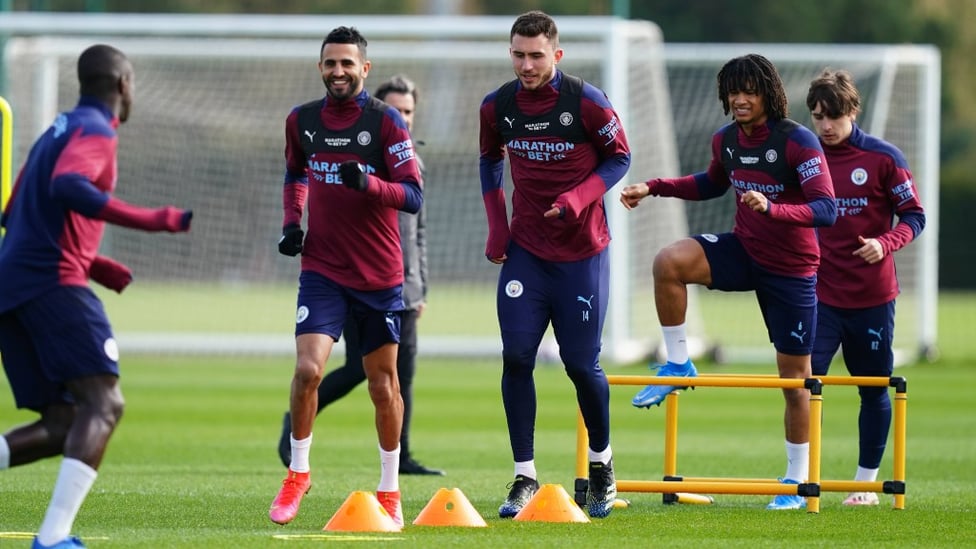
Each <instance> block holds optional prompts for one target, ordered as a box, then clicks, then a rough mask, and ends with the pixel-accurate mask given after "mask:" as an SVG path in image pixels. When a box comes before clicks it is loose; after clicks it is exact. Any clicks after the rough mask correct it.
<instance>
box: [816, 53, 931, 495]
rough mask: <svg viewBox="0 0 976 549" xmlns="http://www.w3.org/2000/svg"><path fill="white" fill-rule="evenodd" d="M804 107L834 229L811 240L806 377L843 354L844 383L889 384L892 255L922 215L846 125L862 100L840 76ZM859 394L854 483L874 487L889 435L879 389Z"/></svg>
mask: <svg viewBox="0 0 976 549" xmlns="http://www.w3.org/2000/svg"><path fill="white" fill-rule="evenodd" d="M807 107H808V108H809V109H810V116H811V117H812V118H813V126H814V129H816V131H817V134H818V135H819V136H820V141H821V143H823V148H824V154H825V155H826V156H827V165H828V166H829V168H830V175H831V178H832V179H833V181H834V195H835V196H836V200H837V223H835V224H834V225H833V226H832V227H824V228H823V229H821V230H820V252H821V260H820V270H819V271H818V273H817V276H818V280H817V297H818V298H819V304H818V310H817V339H816V341H815V342H814V347H813V373H814V375H826V374H827V371H828V370H829V368H830V362H831V361H832V360H833V358H834V355H835V354H836V353H837V350H838V348H840V347H843V354H844V363H845V364H846V365H847V370H848V371H849V372H850V374H851V375H853V376H883V377H891V373H892V370H893V368H894V354H893V353H892V341H893V339H894V330H895V298H896V297H897V296H898V292H899V289H898V279H897V277H896V275H895V260H894V256H893V255H892V254H893V253H894V252H896V251H898V250H900V249H901V248H903V247H904V246H905V245H907V244H908V243H909V242H911V241H912V240H914V239H915V238H917V237H918V235H919V234H920V233H921V232H922V229H924V228H925V212H924V210H923V209H922V204H921V203H920V202H919V199H918V193H917V192H916V189H915V183H914V182H913V181H912V173H911V172H910V171H909V169H908V163H907V162H906V161H905V157H904V155H902V153H901V151H899V150H898V149H897V148H896V147H895V146H894V145H892V144H891V143H888V142H886V141H884V140H882V139H879V138H877V137H874V136H871V135H868V134H866V133H864V131H862V130H861V128H859V127H858V126H857V124H856V123H855V118H856V117H857V115H858V113H860V111H861V98H860V93H858V91H857V87H856V86H855V85H854V80H853V78H852V77H851V74H850V73H849V72H847V71H843V70H839V71H832V70H825V71H824V72H823V73H822V74H821V75H820V76H818V77H817V78H815V79H814V80H813V81H812V82H811V83H810V90H809V92H808V93H807ZM896 216H897V217H898V222H897V223H895V224H894V226H892V222H893V220H894V219H895V217H896ZM858 392H859V393H860V397H861V407H860V412H859V417H858V428H859V432H860V437H859V438H860V455H859V457H858V465H857V471H856V473H855V475H854V479H855V480H862V481H870V482H874V481H875V480H877V477H878V467H879V466H880V465H881V457H882V456H883V455H884V450H885V445H886V442H887V440H888V430H889V428H890V427H891V400H890V398H889V397H888V388H887V387H859V388H858ZM844 504H845V505H877V504H878V495H877V494H875V493H874V492H853V493H851V494H849V495H848V497H847V499H845V500H844Z"/></svg>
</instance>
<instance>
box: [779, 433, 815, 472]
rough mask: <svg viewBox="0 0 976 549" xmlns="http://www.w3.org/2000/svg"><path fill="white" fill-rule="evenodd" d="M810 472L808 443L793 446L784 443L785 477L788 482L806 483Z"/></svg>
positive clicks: (790, 443) (792, 444)
mask: <svg viewBox="0 0 976 549" xmlns="http://www.w3.org/2000/svg"><path fill="white" fill-rule="evenodd" d="M809 472H810V443H809V442H804V443H801V444H794V443H792V442H790V441H788V440H787V441H786V476H785V477H784V478H788V479H790V480H795V481H798V482H806V480H807V475H808V474H809Z"/></svg>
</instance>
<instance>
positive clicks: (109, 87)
mask: <svg viewBox="0 0 976 549" xmlns="http://www.w3.org/2000/svg"><path fill="white" fill-rule="evenodd" d="M128 61H129V60H128V58H126V56H125V54H124V53H122V52H121V51H120V50H118V49H117V48H114V47H112V46H109V45H106V44H96V45H94V46H90V47H89V48H88V49H86V50H85V51H83V52H82V53H81V55H80V56H78V84H79V85H80V88H81V94H82V95H91V96H95V97H99V98H104V97H106V96H107V95H109V94H111V93H112V92H113V91H114V90H116V89H117V86H118V83H119V79H121V78H122V77H123V76H125V74H126V72H127V71H128V66H129V63H128Z"/></svg>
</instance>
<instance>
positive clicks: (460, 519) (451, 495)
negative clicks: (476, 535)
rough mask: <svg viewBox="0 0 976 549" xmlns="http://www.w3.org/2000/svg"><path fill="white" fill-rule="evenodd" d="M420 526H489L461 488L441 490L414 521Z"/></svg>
mask: <svg viewBox="0 0 976 549" xmlns="http://www.w3.org/2000/svg"><path fill="white" fill-rule="evenodd" d="M413 523H414V524H417V525H420V526H473V527H479V528H484V527H486V526H488V523H487V522H485V519H483V518H481V515H479V514H478V511H477V510H475V508H474V506H473V505H471V502H470V501H468V498H466V497H465V496H464V494H463V493H462V492H461V489H460V488H452V489H450V490H448V489H447V488H441V489H440V490H438V491H437V493H435V494H434V497H432V498H430V502H428V503H427V506H426V507H424V509H423V511H421V512H420V514H419V515H417V518H416V519H414V521H413Z"/></svg>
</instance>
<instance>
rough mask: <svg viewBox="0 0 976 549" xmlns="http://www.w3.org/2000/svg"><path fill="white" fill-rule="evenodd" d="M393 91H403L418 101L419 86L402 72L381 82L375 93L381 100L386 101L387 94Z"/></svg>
mask: <svg viewBox="0 0 976 549" xmlns="http://www.w3.org/2000/svg"><path fill="white" fill-rule="evenodd" d="M391 93H402V94H404V95H409V96H412V97H413V100H414V102H415V103H416V102H417V87H416V86H415V85H414V83H413V80H410V79H409V78H407V77H406V76H404V75H402V74H395V75H393V76H392V77H390V79H389V80H387V81H386V82H383V83H382V84H380V86H379V87H378V88H376V93H375V94H373V95H374V96H375V97H376V98H377V99H379V100H380V101H385V100H386V96H387V95H389V94H391Z"/></svg>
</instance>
